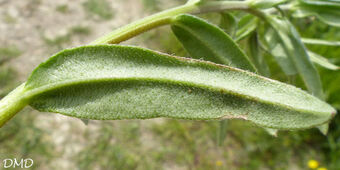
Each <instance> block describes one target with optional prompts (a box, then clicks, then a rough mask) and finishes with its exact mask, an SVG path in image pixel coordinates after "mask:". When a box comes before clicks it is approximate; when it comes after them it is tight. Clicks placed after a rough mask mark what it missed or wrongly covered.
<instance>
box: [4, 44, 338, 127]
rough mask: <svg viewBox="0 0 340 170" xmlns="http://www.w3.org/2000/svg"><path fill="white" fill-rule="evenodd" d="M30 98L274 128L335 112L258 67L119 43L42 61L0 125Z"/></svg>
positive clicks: (44, 106) (47, 107)
mask: <svg viewBox="0 0 340 170" xmlns="http://www.w3.org/2000/svg"><path fill="white" fill-rule="evenodd" d="M26 103H27V104H29V105H31V106H32V107H33V108H35V109H37V110H39V111H48V112H56V113H61V114H64V115H68V116H73V117H77V118H83V119H98V120H116V119H147V118H155V117H168V118H176V119H192V120H216V119H231V118H241V119H246V120H249V121H251V122H253V123H255V124H257V125H259V126H263V127H268V128H274V129H304V128H310V127H314V126H318V125H321V124H324V123H327V122H328V121H329V120H330V119H331V118H332V117H333V116H334V114H335V110H334V109H333V108H332V107H331V106H329V105H328V104H327V103H325V102H323V101H321V100H319V99H318V98H316V97H314V96H312V95H310V94H308V93H306V92H304V91H302V90H300V89H298V88H296V87H294V86H291V85H288V84H284V83H281V82H278V81H275V80H271V79H268V78H265V77H261V76H259V75H256V74H254V73H251V72H247V71H243V70H240V69H236V68H232V67H228V66H224V65H218V64H214V63H212V62H206V61H201V60H195V59H188V58H181V57H175V56H169V55H165V54H161V53H157V52H153V51H150V50H147V49H142V48H137V47H129V46H118V45H97V46H84V47H78V48H74V49H68V50H64V51H62V52H60V53H58V54H56V55H55V56H53V57H51V58H50V59H48V60H47V61H46V62H44V63H42V64H41V65H39V66H38V67H37V68H36V69H35V70H34V71H33V73H32V74H31V76H30V77H29V79H28V81H27V82H26V83H25V84H24V85H22V86H20V87H19V88H18V89H17V90H16V91H14V92H12V93H11V94H10V95H9V96H7V97H5V98H4V99H3V100H1V101H0V125H3V124H4V123H5V121H6V120H8V117H10V116H13V115H14V114H15V113H16V112H18V110H20V109H21V108H22V107H23V106H24V104H26ZM17 106H18V107H17Z"/></svg>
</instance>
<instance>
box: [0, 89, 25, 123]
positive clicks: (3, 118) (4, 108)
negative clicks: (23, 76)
mask: <svg viewBox="0 0 340 170" xmlns="http://www.w3.org/2000/svg"><path fill="white" fill-rule="evenodd" d="M24 86H25V83H23V84H22V85H20V86H19V87H17V88H16V89H15V90H13V91H12V92H11V93H10V94H8V95H7V96H6V97H5V98H3V99H2V100H1V101H0V113H1V114H0V128H1V127H2V126H3V125H4V124H5V123H6V122H7V121H8V120H9V119H11V118H12V117H13V116H14V115H15V114H16V113H18V112H19V111H20V110H22V109H23V108H24V107H25V106H26V105H27V104H28V101H27V100H26V99H25V98H23V94H24Z"/></svg>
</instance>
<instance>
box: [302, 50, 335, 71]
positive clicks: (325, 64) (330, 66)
mask: <svg viewBox="0 0 340 170" xmlns="http://www.w3.org/2000/svg"><path fill="white" fill-rule="evenodd" d="M308 55H309V56H310V59H311V60H312V61H313V62H314V63H316V64H319V65H320V66H322V67H324V68H327V69H330V70H339V68H340V67H339V66H337V65H335V64H333V63H331V62H330V61H328V59H327V58H325V57H322V56H321V55H319V54H316V53H314V52H312V51H308Z"/></svg>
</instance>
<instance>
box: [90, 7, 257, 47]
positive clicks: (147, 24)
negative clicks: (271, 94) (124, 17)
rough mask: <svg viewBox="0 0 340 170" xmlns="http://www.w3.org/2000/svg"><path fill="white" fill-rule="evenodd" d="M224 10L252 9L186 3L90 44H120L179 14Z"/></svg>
mask: <svg viewBox="0 0 340 170" xmlns="http://www.w3.org/2000/svg"><path fill="white" fill-rule="evenodd" d="M224 10H243V11H247V12H252V9H251V8H250V7H249V5H248V1H210V2H198V3H187V4H185V5H182V6H179V7H176V8H172V9H168V10H166V11H163V12H160V13H156V14H154V15H151V16H149V17H146V18H143V19H141V20H138V21H135V22H133V23H131V24H128V25H126V26H123V27H121V28H119V29H117V30H115V31H113V32H111V33H109V34H107V35H105V36H103V37H101V38H99V39H97V40H95V41H93V42H92V43H90V44H117V43H120V42H122V41H125V40H128V39H130V38H132V37H134V36H136V35H139V34H141V33H143V32H145V31H148V30H151V29H153V28H156V27H159V26H162V25H167V24H170V23H171V19H172V17H174V16H176V15H179V14H184V13H190V14H200V13H207V12H218V11H224Z"/></svg>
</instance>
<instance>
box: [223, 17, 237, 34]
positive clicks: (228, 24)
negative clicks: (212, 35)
mask: <svg viewBox="0 0 340 170" xmlns="http://www.w3.org/2000/svg"><path fill="white" fill-rule="evenodd" d="M220 14H221V19H220V24H219V27H220V28H222V29H223V30H224V32H226V33H228V34H229V35H230V36H231V37H234V36H235V31H236V27H237V21H236V18H235V17H234V16H233V15H232V14H230V13H229V12H221V13H220Z"/></svg>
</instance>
